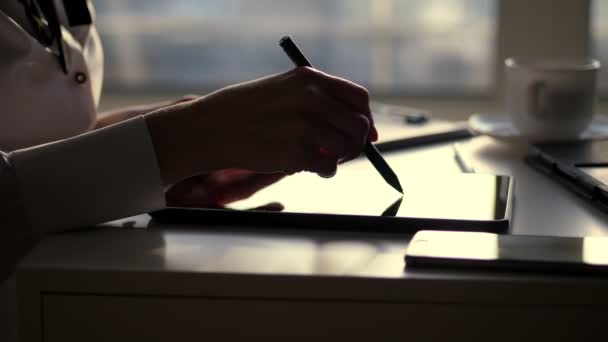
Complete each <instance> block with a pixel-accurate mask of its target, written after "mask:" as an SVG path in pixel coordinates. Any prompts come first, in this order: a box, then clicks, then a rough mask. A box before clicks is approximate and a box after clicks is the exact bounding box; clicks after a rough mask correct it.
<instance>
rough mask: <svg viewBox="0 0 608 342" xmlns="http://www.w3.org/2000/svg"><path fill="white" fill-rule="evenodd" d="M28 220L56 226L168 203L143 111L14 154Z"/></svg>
mask: <svg viewBox="0 0 608 342" xmlns="http://www.w3.org/2000/svg"><path fill="white" fill-rule="evenodd" d="M10 162H11V164H12V165H13V167H14V169H15V172H16V176H17V180H18V183H19V186H20V190H21V195H22V200H23V202H24V207H25V210H26V212H27V218H28V223H29V224H30V225H31V226H32V228H33V229H34V230H35V231H39V232H53V231H61V230H66V229H70V228H75V227H79V226H86V225H93V224H98V223H102V222H106V221H111V220H115V219H119V218H124V217H127V216H133V215H137V214H141V213H145V212H149V211H152V210H157V209H160V208H162V207H164V206H165V197H164V191H163V186H162V180H161V177H160V170H159V167H158V162H157V160H156V153H155V151H154V146H153V144H152V140H151V138H150V134H149V132H148V126H147V124H146V122H145V119H144V118H143V117H141V116H140V117H137V118H133V119H131V120H127V121H124V122H122V123H119V124H116V125H113V126H109V127H106V128H103V129H98V130H96V131H93V132H90V133H86V134H83V135H79V136H77V137H74V138H70V139H66V140H61V141H58V142H54V143H50V144H46V145H41V146H36V147H33V148H28V149H23V150H18V151H15V152H13V153H11V154H10Z"/></svg>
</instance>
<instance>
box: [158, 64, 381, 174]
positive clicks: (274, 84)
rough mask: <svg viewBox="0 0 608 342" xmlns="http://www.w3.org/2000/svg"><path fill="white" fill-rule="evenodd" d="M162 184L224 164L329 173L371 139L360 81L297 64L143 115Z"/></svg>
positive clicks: (370, 123)
mask: <svg viewBox="0 0 608 342" xmlns="http://www.w3.org/2000/svg"><path fill="white" fill-rule="evenodd" d="M146 120H147V123H148V127H149V128H150V134H151V137H152V141H153V143H154V146H155V150H156V154H157V157H158V160H159V165H160V169H161V175H162V177H163V181H164V182H165V184H167V185H170V184H174V183H176V182H178V181H180V180H182V179H185V178H188V177H191V176H194V175H198V174H208V173H212V172H214V171H217V170H224V169H244V170H249V171H252V172H255V173H269V174H272V173H282V174H291V173H295V172H299V171H311V172H316V173H318V174H320V175H322V176H332V175H333V174H335V172H336V167H337V164H338V162H340V161H345V160H350V159H353V158H355V157H357V156H358V155H359V154H360V153H361V152H362V150H363V148H364V145H365V143H366V142H367V140H372V141H375V140H376V139H377V132H376V130H375V128H374V126H373V121H372V116H371V111H370V108H369V95H368V92H367V90H365V89H364V88H363V87H361V86H358V85H356V84H354V83H351V82H349V81H347V80H344V79H341V78H338V77H334V76H330V75H328V74H325V73H323V72H320V71H317V70H314V69H311V68H296V69H294V70H291V71H289V72H286V73H283V74H279V75H275V76H270V77H267V78H263V79H260V80H256V81H252V82H247V83H243V84H239V85H235V86H231V87H228V88H224V89H221V90H219V91H216V92H214V93H212V94H210V95H207V96H205V97H202V98H199V99H197V100H194V101H190V102H185V103H181V104H177V105H174V106H170V107H165V108H162V109H160V110H157V111H155V112H153V113H150V114H148V115H146Z"/></svg>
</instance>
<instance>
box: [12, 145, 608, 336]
mask: <svg viewBox="0 0 608 342" xmlns="http://www.w3.org/2000/svg"><path fill="white" fill-rule="evenodd" d="M474 144H475V147H476V148H475V150H474V157H475V162H476V165H475V166H476V169H477V170H478V171H484V170H487V171H491V172H497V173H506V174H512V175H514V176H515V178H516V183H515V189H516V190H515V194H516V199H515V208H514V215H515V217H514V222H513V224H512V226H513V229H512V230H513V232H515V233H518V234H522V233H526V234H544V235H550V234H551V235H568V236H582V235H601V234H606V233H607V231H606V229H607V228H608V225H607V223H608V215H606V214H602V213H600V212H599V211H597V210H595V209H593V208H592V207H590V206H589V205H587V204H586V203H584V202H582V201H581V200H579V199H578V198H576V197H575V196H574V195H572V194H571V193H569V192H568V191H566V190H565V189H562V188H561V187H559V186H557V185H556V184H554V183H553V182H552V181H550V180H549V179H546V178H544V177H543V176H542V175H540V174H538V173H536V172H535V171H534V170H532V169H530V168H528V167H527V166H525V165H524V164H523V162H522V161H521V158H522V156H523V153H524V150H525V149H524V148H522V147H519V148H514V147H513V146H508V145H501V144H499V143H496V142H494V141H492V140H489V139H486V138H476V140H475V141H474ZM388 157H389V161H390V163H391V165H393V166H396V168H397V169H398V172H399V173H402V172H408V173H410V174H420V175H421V176H422V175H424V174H428V173H429V172H458V168H457V166H456V164H455V163H454V161H453V156H452V150H451V147H450V145H449V144H448V145H444V146H433V147H429V148H424V149H418V150H415V151H414V150H410V151H407V152H401V153H397V154H391V155H388ZM429 170H435V171H429ZM126 221H136V224H135V226H136V227H139V226H145V225H146V222H147V219H146V216H140V217H136V218H133V219H128V220H126ZM124 222H125V221H122V222H118V223H115V225H120V224H121V223H124ZM407 240H408V237H407V236H389V235H370V234H346V233H321V232H305V231H301V232H289V233H281V232H280V231H277V230H272V231H264V230H257V231H252V230H251V229H240V231H239V229H238V228H234V227H232V228H226V227H224V228H221V227H220V228H214V227H208V229H206V230H203V229H197V230H188V229H185V228H184V227H181V228H180V227H168V226H163V227H150V228H149V229H140V228H106V229H94V230H90V231H85V232H77V233H70V234H62V235H57V236H53V237H49V238H47V239H45V240H44V241H43V242H42V243H40V244H39V245H38V246H37V247H36V248H35V249H34V250H33V251H32V253H31V254H30V255H29V256H28V257H27V258H26V259H25V260H24V262H23V263H22V264H21V266H20V267H19V270H18V274H17V277H18V280H17V281H18V292H19V302H20V311H21V314H20V323H21V332H22V334H23V335H22V338H23V340H24V341H47V342H48V341H141V340H146V341H167V340H171V341H173V340H175V341H182V340H183V341H185V340H212V341H215V340H221V341H233V340H253V341H271V340H272V341H287V340H290V341H291V340H307V341H315V340H328V341H337V340H346V339H349V340H351V341H352V340H355V341H388V340H397V339H398V340H413V341H421V340H425V341H426V340H438V339H440V338H442V339H444V340H445V338H446V337H447V338H456V339H464V338H466V339H467V340H487V339H491V340H513V339H514V338H518V339H522V338H527V339H532V338H539V339H542V340H548V339H550V338H551V339H554V340H583V339H585V338H588V337H594V338H597V339H598V340H599V339H600V337H604V340H605V337H606V336H608V332H607V331H606V329H605V328H604V320H605V317H607V316H606V314H607V313H608V278H606V279H597V278H575V277H557V276H532V275H514V274H496V273H494V274H489V273H488V274H484V273H465V272H438V271H434V272H421V271H417V272H414V271H405V270H404V262H403V255H404V252H405V248H406V247H407Z"/></svg>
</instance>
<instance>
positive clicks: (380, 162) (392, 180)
mask: <svg viewBox="0 0 608 342" xmlns="http://www.w3.org/2000/svg"><path fill="white" fill-rule="evenodd" d="M279 45H280V46H281V47H282V48H283V51H285V53H286V54H287V56H289V58H290V59H291V61H292V62H293V64H295V65H296V66H299V67H303V66H307V67H312V64H311V63H310V62H309V61H308V59H306V57H305V56H304V54H303V53H302V51H300V49H299V48H298V46H297V45H296V43H295V42H294V41H293V40H292V39H291V38H290V37H289V36H285V37H283V38H282V39H281V40H280V41H279ZM363 153H365V156H366V157H367V159H369V161H370V162H371V163H372V165H374V168H376V170H377V171H378V173H380V175H381V176H382V178H384V180H385V181H386V182H387V183H388V184H389V185H390V186H392V187H393V188H394V189H395V190H397V191H399V192H400V193H402V194H403V188H402V187H401V183H400V182H399V178H398V177H397V175H396V174H395V172H394V171H393V169H391V167H390V166H389V165H388V163H387V162H386V160H384V158H383V157H382V155H381V154H380V152H378V149H376V147H375V146H374V145H373V144H372V143H371V142H370V141H369V140H368V141H367V143H366V144H365V149H364V150H363Z"/></svg>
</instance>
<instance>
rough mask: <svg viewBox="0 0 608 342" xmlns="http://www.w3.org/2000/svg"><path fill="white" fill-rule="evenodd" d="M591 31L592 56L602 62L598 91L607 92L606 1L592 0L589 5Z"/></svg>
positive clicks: (607, 13) (607, 43) (607, 45)
mask: <svg viewBox="0 0 608 342" xmlns="http://www.w3.org/2000/svg"><path fill="white" fill-rule="evenodd" d="M591 27H592V29H591V32H592V42H593V57H595V58H597V59H598V60H599V61H600V62H601V63H602V69H601V70H600V78H599V88H600V92H601V93H603V94H604V95H606V94H607V93H608V70H607V68H608V1H606V0H594V1H593V3H592V5H591Z"/></svg>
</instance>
